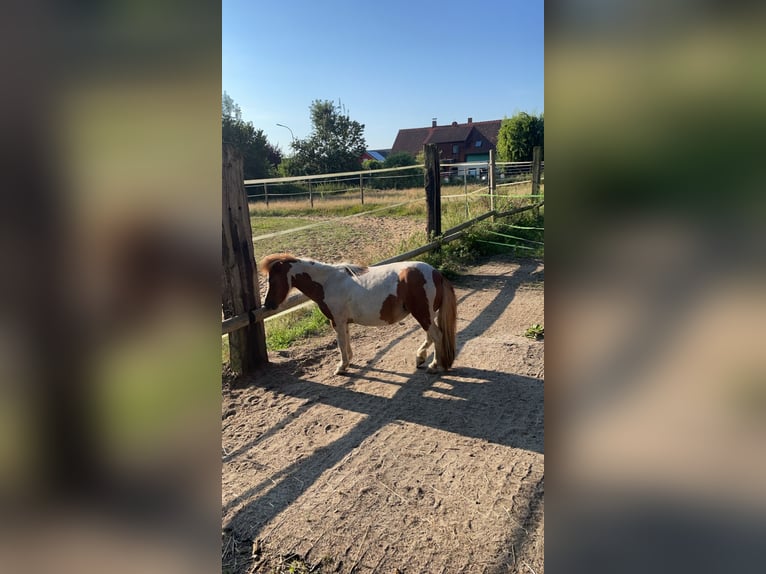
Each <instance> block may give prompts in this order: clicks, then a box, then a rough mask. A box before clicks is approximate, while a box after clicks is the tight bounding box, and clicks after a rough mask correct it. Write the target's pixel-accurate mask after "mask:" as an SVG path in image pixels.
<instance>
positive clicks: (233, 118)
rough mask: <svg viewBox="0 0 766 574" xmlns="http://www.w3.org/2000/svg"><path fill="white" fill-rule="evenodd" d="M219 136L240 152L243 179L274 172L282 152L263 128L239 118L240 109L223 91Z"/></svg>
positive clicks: (273, 173)
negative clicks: (267, 136) (257, 127)
mask: <svg viewBox="0 0 766 574" xmlns="http://www.w3.org/2000/svg"><path fill="white" fill-rule="evenodd" d="M221 137H222V139H223V141H224V142H226V143H230V144H232V145H233V146H234V147H235V148H237V150H238V151H239V152H240V153H241V154H242V157H243V164H244V171H245V179H259V178H263V177H270V176H272V175H275V174H276V169H277V165H279V164H280V162H281V161H282V152H281V151H280V150H279V149H278V148H276V147H274V146H273V145H272V144H271V143H270V142H269V140H268V139H267V138H266V135H265V134H264V133H263V130H261V129H256V128H255V127H254V126H253V124H252V123H251V122H245V121H243V120H242V110H241V109H240V107H239V106H238V105H237V104H236V103H235V102H234V100H233V99H232V98H231V96H229V94H227V93H226V92H224V93H223V99H222V106H221Z"/></svg>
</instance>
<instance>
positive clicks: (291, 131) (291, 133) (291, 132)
mask: <svg viewBox="0 0 766 574" xmlns="http://www.w3.org/2000/svg"><path fill="white" fill-rule="evenodd" d="M277 125H278V126H279V127H280V128H287V130H288V131H289V132H290V137H292V138H293V141H295V136H294V135H293V130H291V129H290V128H289V127H288V126H286V125H285V124H277Z"/></svg>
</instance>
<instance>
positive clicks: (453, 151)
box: [452, 144, 460, 154]
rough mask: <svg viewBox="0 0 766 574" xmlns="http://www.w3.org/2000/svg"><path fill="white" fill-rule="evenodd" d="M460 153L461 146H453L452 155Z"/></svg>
mask: <svg viewBox="0 0 766 574" xmlns="http://www.w3.org/2000/svg"><path fill="white" fill-rule="evenodd" d="M459 152H460V146H459V145H458V144H452V153H453V154H457V153H459Z"/></svg>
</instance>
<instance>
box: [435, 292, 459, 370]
mask: <svg viewBox="0 0 766 574" xmlns="http://www.w3.org/2000/svg"><path fill="white" fill-rule="evenodd" d="M442 288H443V295H442V304H441V307H439V316H438V323H439V329H440V330H441V332H442V340H441V348H442V351H443V353H442V360H443V361H444V364H443V365H442V367H443V368H444V369H445V370H446V369H449V368H450V367H451V366H452V363H454V362H455V347H456V345H455V329H456V327H457V298H456V297H455V289H454V288H453V287H452V284H451V283H450V282H449V281H447V279H446V278H443V279H442Z"/></svg>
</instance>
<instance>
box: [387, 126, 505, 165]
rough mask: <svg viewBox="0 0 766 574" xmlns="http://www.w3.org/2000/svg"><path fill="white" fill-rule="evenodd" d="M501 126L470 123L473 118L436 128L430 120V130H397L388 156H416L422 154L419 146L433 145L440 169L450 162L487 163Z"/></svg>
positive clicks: (427, 128) (428, 128)
mask: <svg viewBox="0 0 766 574" xmlns="http://www.w3.org/2000/svg"><path fill="white" fill-rule="evenodd" d="M502 123H503V120H490V121H486V122H474V121H473V118H468V121H467V122H466V123H464V124H459V123H457V122H452V123H451V124H450V125H444V126H440V125H437V123H436V118H434V119H433V120H432V121H431V127H426V128H407V129H401V130H399V133H397V134H396V139H395V140H394V145H393V146H392V147H391V153H396V152H401V151H406V152H408V153H411V154H412V155H417V154H418V153H420V152H421V151H423V145H425V144H436V147H437V149H438V151H439V158H440V159H439V161H440V163H441V165H442V166H444V165H445V164H450V163H461V162H469V161H488V160H489V150H491V149H496V146H497V134H498V132H499V131H500V124H502Z"/></svg>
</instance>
